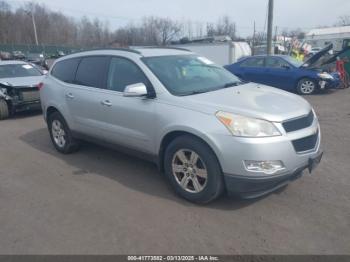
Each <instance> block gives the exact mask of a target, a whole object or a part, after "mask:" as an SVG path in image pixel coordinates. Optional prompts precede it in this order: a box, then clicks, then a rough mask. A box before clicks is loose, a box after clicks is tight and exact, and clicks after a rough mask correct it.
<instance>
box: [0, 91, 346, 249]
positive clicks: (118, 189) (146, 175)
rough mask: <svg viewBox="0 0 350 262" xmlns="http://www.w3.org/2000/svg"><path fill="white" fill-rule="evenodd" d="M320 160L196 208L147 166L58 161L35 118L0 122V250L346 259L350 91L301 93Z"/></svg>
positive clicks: (88, 156)
mask: <svg viewBox="0 0 350 262" xmlns="http://www.w3.org/2000/svg"><path fill="white" fill-rule="evenodd" d="M307 99H308V100H309V101H310V102H311V103H312V104H313V106H314V107H315V109H316V111H317V113H318V115H319V118H320V122H321V128H322V131H323V145H324V149H325V156H324V159H323V162H322V163H321V165H320V166H319V167H318V169H317V170H316V171H315V173H313V175H311V176H310V175H308V174H305V176H303V177H302V178H301V179H299V180H297V181H295V182H293V183H292V184H290V185H289V186H288V187H286V188H285V189H283V190H280V191H279V192H277V193H273V194H271V195H269V196H267V197H265V198H262V199H259V200H254V201H242V200H237V199H229V198H227V197H223V198H221V199H220V200H218V201H216V202H214V203H212V204H210V205H208V206H196V205H193V204H191V203H188V202H186V201H184V200H182V199H179V198H178V197H177V196H175V195H174V193H173V192H172V190H171V189H170V187H169V186H168V184H167V183H166V181H165V179H164V178H163V177H162V175H161V174H160V173H159V172H158V171H157V169H156V167H155V166H153V165H152V164H150V163H148V162H145V161H143V160H139V159H136V158H133V157H129V156H126V155H123V154H120V153H118V152H115V151H111V150H109V149H105V148H101V147H99V146H95V145H90V144H88V145H85V146H84V147H83V148H82V150H81V151H79V152H78V153H76V154H73V155H69V156H63V155H60V154H58V153H56V151H55V150H54V148H53V146H52V145H51V142H50V139H49V135H48V132H47V130H46V126H45V123H44V121H43V119H42V117H41V115H38V114H22V115H20V116H18V117H16V118H15V119H10V120H6V121H2V122H0V179H1V180H0V236H1V237H0V253H1V254H159V253H166V254H184V253H185V254H189V253H190V254H198V253H201V254H350V136H349V132H350V89H349V90H338V91H335V92H330V93H327V94H320V95H315V96H312V97H307Z"/></svg>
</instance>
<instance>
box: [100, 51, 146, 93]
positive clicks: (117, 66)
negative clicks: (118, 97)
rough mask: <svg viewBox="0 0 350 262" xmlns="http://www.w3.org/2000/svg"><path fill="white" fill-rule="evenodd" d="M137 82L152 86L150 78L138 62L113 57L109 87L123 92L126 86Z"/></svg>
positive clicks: (109, 74) (108, 81)
mask: <svg viewBox="0 0 350 262" xmlns="http://www.w3.org/2000/svg"><path fill="white" fill-rule="evenodd" d="M137 83H144V84H145V85H146V86H147V87H148V88H149V87H150V82H149V80H148V79H147V77H146V76H145V74H144V73H143V72H142V71H141V69H140V68H139V67H138V66H137V65H136V64H134V63H133V62H131V61H129V60H128V59H124V58H119V57H113V58H112V60H111V63H110V66H109V73H108V80H107V88H108V89H110V90H114V91H118V92H123V91H124V89H125V87H126V86H128V85H132V84H137Z"/></svg>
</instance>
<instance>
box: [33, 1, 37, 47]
mask: <svg viewBox="0 0 350 262" xmlns="http://www.w3.org/2000/svg"><path fill="white" fill-rule="evenodd" d="M32 22H33V28H34V36H35V44H36V45H39V41H38V33H37V32H36V24H35V17H34V10H33V8H32Z"/></svg>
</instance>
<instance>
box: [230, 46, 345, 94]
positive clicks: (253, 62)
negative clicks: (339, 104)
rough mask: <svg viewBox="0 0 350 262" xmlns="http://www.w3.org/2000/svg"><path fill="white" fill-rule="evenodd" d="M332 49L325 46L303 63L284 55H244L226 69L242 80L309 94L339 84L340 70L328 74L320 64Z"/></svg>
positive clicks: (335, 86) (332, 87)
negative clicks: (244, 56)
mask: <svg viewBox="0 0 350 262" xmlns="http://www.w3.org/2000/svg"><path fill="white" fill-rule="evenodd" d="M332 48H333V45H329V46H327V47H326V48H324V49H322V50H321V51H320V52H318V53H317V54H315V55H313V56H312V57H310V58H309V59H307V60H306V61H305V62H300V61H298V60H296V59H294V58H293V57H291V56H287V55H259V56H251V57H246V58H244V59H242V60H240V61H239V62H237V63H235V64H232V65H228V66H226V67H225V68H226V69H227V70H228V71H230V72H231V73H233V74H234V75H236V76H238V77H239V78H240V79H242V80H244V81H249V82H255V83H259V84H265V85H269V86H273V87H276V88H280V89H283V90H286V91H290V92H297V93H299V94H301V95H311V94H314V93H316V92H317V91H319V90H322V89H334V88H338V87H339V86H340V82H341V81H340V77H339V73H338V72H333V73H328V72H326V71H325V70H324V69H322V67H321V66H320V65H321V64H322V65H323V62H322V61H324V60H325V58H326V57H329V56H330V55H329V52H330V51H331V50H332Z"/></svg>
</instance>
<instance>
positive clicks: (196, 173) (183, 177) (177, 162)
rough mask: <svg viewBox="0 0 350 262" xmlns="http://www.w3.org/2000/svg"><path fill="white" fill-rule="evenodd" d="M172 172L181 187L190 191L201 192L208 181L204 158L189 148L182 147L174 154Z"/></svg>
mask: <svg viewBox="0 0 350 262" xmlns="http://www.w3.org/2000/svg"><path fill="white" fill-rule="evenodd" d="M172 173H173V175H174V177H175V180H176V182H177V183H178V184H179V185H180V186H181V188H182V189H184V190H186V191H187V192H190V193H199V192H201V191H202V190H203V189H204V188H205V186H206V184H207V181H208V172H207V168H206V166H205V164H204V162H203V160H202V159H201V158H200V156H199V155H198V154H197V153H196V152H194V151H192V150H189V149H181V150H178V151H177V152H176V153H175V154H174V157H173V160H172Z"/></svg>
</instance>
